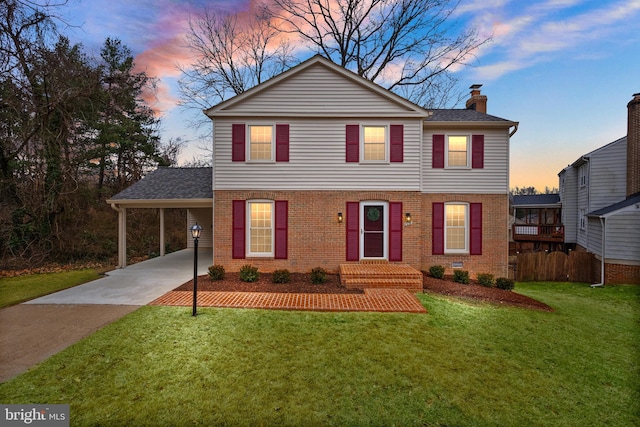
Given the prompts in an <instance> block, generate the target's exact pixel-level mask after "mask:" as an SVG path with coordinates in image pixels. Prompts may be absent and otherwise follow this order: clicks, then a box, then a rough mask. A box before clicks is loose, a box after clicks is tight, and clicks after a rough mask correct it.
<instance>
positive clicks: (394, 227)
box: [389, 202, 403, 261]
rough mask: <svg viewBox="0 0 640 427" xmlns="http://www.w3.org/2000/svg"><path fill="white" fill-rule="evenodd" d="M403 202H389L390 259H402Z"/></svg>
mask: <svg viewBox="0 0 640 427" xmlns="http://www.w3.org/2000/svg"><path fill="white" fill-rule="evenodd" d="M402 220H403V218H402V202H391V203H389V261H402V227H403V222H402Z"/></svg>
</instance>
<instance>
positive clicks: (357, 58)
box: [270, 0, 488, 108]
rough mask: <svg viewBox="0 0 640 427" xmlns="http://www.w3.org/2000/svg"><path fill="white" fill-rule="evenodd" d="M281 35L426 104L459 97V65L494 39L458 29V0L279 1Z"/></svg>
mask: <svg viewBox="0 0 640 427" xmlns="http://www.w3.org/2000/svg"><path fill="white" fill-rule="evenodd" d="M273 3H274V7H271V8H270V12H271V14H272V18H274V21H275V22H277V29H278V30H279V31H281V32H284V33H288V34H293V35H296V36H299V37H300V38H301V39H302V40H303V42H305V43H306V45H307V46H308V47H309V48H310V49H311V50H313V51H315V52H317V53H319V54H321V55H323V56H325V57H326V58H329V59H330V60H331V61H333V62H335V63H337V64H339V65H341V66H343V67H345V68H348V69H351V70H352V71H354V72H355V73H357V74H358V75H360V76H362V77H364V78H366V79H368V80H370V81H372V82H376V83H378V84H380V85H381V86H384V87H386V88H388V89H390V90H392V91H394V92H397V93H399V94H400V95H402V96H404V97H406V98H408V99H410V100H411V101H413V102H415V103H417V104H419V105H422V106H424V107H429V108H436V107H442V106H445V105H446V104H448V103H450V102H451V101H452V100H454V101H455V102H457V101H458V100H459V93H456V91H455V90H453V89H454V88H455V85H456V83H457V80H456V78H455V75H453V73H452V71H453V69H454V67H456V66H461V65H465V64H467V63H468V61H469V60H470V59H471V58H472V57H473V52H474V51H475V50H476V49H477V48H478V47H480V46H481V45H482V44H484V43H486V42H487V41H488V40H486V39H485V40H483V39H481V38H479V36H478V34H477V32H476V31H475V30H473V29H472V30H460V31H459V30H458V28H457V26H456V23H455V21H453V13H454V12H455V10H456V7H457V5H458V3H459V1H455V0H273Z"/></svg>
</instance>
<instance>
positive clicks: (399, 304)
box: [149, 289, 427, 313]
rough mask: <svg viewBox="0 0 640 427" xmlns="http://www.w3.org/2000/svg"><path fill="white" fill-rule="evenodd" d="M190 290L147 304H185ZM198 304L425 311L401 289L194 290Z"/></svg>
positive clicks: (327, 309) (189, 296)
mask: <svg viewBox="0 0 640 427" xmlns="http://www.w3.org/2000/svg"><path fill="white" fill-rule="evenodd" d="M192 303H193V292H191V291H171V292H169V293H166V294H164V295H163V296H161V297H160V298H158V299H156V300H155V301H152V302H151V303H149V305H167V306H185V307H189V306H191V304H192ZM198 307H229V308H261V309H272V310H273V309H275V310H311V311H378V312H403V313H426V312H427V310H426V309H425V308H424V306H423V305H422V304H420V301H418V299H417V298H416V297H415V295H413V294H411V293H410V292H408V291H406V290H404V289H365V290H364V294H287V293H271V292H210V291H203V292H198Z"/></svg>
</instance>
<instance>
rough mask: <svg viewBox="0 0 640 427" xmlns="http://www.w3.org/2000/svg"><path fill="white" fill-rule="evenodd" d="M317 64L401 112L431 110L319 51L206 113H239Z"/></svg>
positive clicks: (420, 114)
mask: <svg viewBox="0 0 640 427" xmlns="http://www.w3.org/2000/svg"><path fill="white" fill-rule="evenodd" d="M314 67H322V68H323V69H325V70H328V71H330V72H332V73H334V74H335V75H338V76H340V77H342V78H343V79H345V80H347V81H349V82H351V83H353V84H355V85H358V86H360V87H363V88H366V89H367V90H368V91H370V92H373V93H375V94H376V95H378V96H379V97H381V98H383V99H385V100H386V101H387V102H390V103H392V104H395V105H396V106H398V107H400V108H401V109H402V113H401V114H402V115H403V116H405V117H421V118H426V117H428V116H429V114H430V112H429V111H427V110H425V109H424V108H422V107H420V106H418V105H416V104H414V103H412V102H410V101H408V100H406V99H405V98H403V97H401V96H399V95H396V94H395V93H393V92H391V91H390V90H387V89H385V88H383V87H381V86H379V85H377V84H376V83H373V82H371V81H369V80H367V79H365V78H363V77H360V76H358V75H357V74H355V73H353V72H352V71H349V70H347V69H346V68H344V67H341V66H339V65H337V64H335V63H333V62H331V61H330V60H328V59H326V58H324V57H322V56H321V55H315V56H313V57H311V58H310V59H307V60H306V61H304V62H302V63H300V64H298V65H296V66H295V67H292V68H290V69H288V70H287V71H284V72H283V73H281V74H279V75H277V76H275V77H272V78H271V79H269V80H267V81H266V82H263V83H261V84H259V85H257V86H254V87H253V88H251V89H249V90H247V91H246V92H243V93H241V94H239V95H236V96H234V97H233V98H230V99H227V100H225V101H222V102H220V103H219V104H217V105H214V106H213V107H211V108H208V109H206V110H205V111H204V113H205V114H206V115H207V116H209V117H211V118H213V117H219V116H233V115H237V114H238V113H237V112H234V111H233V110H234V107H237V106H239V105H241V104H242V103H243V102H245V101H247V100H248V99H250V98H252V97H256V96H258V95H260V94H262V93H264V92H265V91H267V90H269V89H271V88H273V87H275V86H277V85H279V84H282V83H284V82H287V81H289V80H292V79H293V78H295V77H296V76H299V75H301V74H302V73H304V72H305V71H306V70H309V69H312V68H314ZM307 101H309V98H307ZM326 112H327V114H332V113H333V114H335V112H332V110H331V109H327V110H326ZM259 113H260V115H261V116H269V115H273V114H275V115H278V113H272V112H270V111H264V110H262V111H260V112H259ZM339 114H340V115H341V116H344V113H339ZM354 114H358V115H362V113H357V112H354ZM296 115H300V116H304V115H305V111H300V110H296ZM390 115H391V114H390Z"/></svg>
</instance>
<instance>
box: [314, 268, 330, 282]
mask: <svg viewBox="0 0 640 427" xmlns="http://www.w3.org/2000/svg"><path fill="white" fill-rule="evenodd" d="M326 281H327V272H326V270H325V269H324V268H322V267H316V268H314V269H313V270H311V283H313V284H314V285H320V284H322V283H325V282H326Z"/></svg>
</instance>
